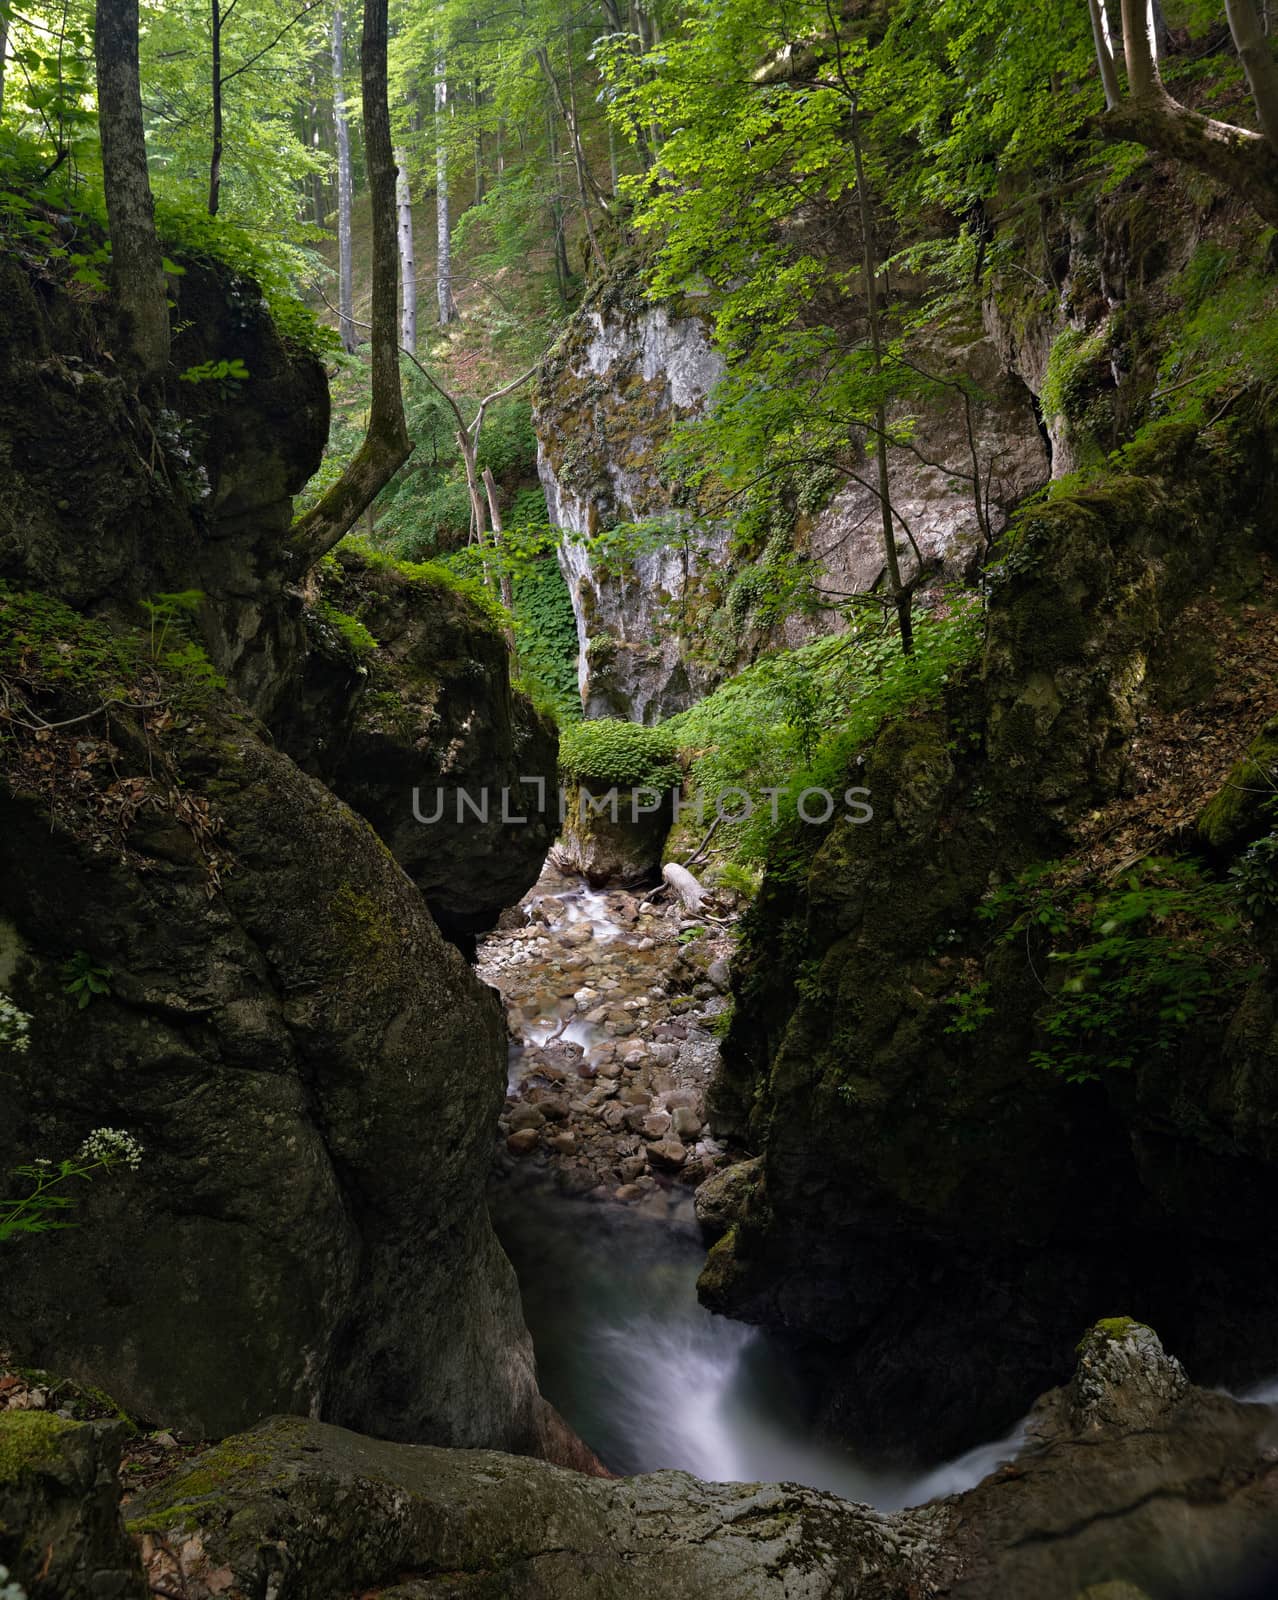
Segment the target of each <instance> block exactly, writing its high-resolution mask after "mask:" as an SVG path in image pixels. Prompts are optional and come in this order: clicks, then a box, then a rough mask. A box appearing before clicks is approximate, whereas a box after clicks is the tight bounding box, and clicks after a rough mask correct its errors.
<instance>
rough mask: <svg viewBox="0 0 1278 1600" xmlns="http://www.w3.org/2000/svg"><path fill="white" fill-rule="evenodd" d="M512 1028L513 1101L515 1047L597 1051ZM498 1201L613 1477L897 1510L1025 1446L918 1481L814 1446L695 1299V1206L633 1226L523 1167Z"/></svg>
mask: <svg viewBox="0 0 1278 1600" xmlns="http://www.w3.org/2000/svg"><path fill="white" fill-rule="evenodd" d="M547 898H548V899H552V900H554V901H557V902H558V906H557V907H552V917H551V919H550V920H552V921H553V922H554V923H557V924H559V925H566V926H568V927H577V926H578V925H580V924H587V925H589V927H590V929H591V932H592V936H593V937H592V940H591V942H590V945H591V948H592V949H596V948H597V949H598V950H599V954H600V957H601V958H603V957H604V956H605V955H606V956H608V957H610V958H612V959H613V960H614V961H615V960H616V958H617V956H618V950H617V948H615V941H616V940H617V939H618V938H621V937H622V936H623V930H622V928H621V927H620V926H618V925H617V924H616V923H615V922H614V921H613V920H612V919H611V917H610V914H609V906H608V901H607V899H606V897H605V896H604V895H602V894H599V893H597V892H595V891H592V890H590V889H587V888H585V887H584V886H582V885H578V884H570V885H569V886H568V887H567V888H564V889H562V890H561V891H560V892H558V893H556V894H554V895H551V896H545V895H543V904H544V901H545V899H547ZM560 908H561V909H560ZM497 937H500V936H497ZM649 942H651V941H649ZM534 1009H535V1008H534ZM512 1020H513V1021H515V1025H516V1027H517V1029H518V1032H519V1034H520V1035H521V1038H520V1039H518V1040H516V1042H515V1043H514V1045H513V1046H512V1050H511V1068H510V1082H511V1086H512V1089H514V1088H515V1086H516V1085H517V1084H518V1082H519V1080H520V1077H521V1071H522V1064H521V1055H522V1051H523V1048H524V1046H525V1045H528V1046H543V1045H545V1044H546V1043H547V1042H548V1041H552V1040H559V1041H564V1042H569V1043H575V1044H579V1045H581V1046H582V1048H583V1050H584V1051H586V1053H587V1055H589V1053H590V1052H591V1051H592V1049H593V1048H594V1047H595V1046H596V1045H597V1044H599V1043H600V1041H601V1039H602V1038H603V1030H602V1029H600V1028H598V1027H596V1026H593V1025H591V1024H589V1023H586V1022H584V1021H582V1020H581V1019H580V1018H579V1017H572V1016H570V1015H568V1014H567V1013H564V1012H558V1013H556V1012H555V1011H554V1010H553V1009H552V1008H551V1007H550V1006H549V1005H548V1004H547V1005H546V1006H545V1008H544V1010H543V1011H541V1012H540V1013H539V1014H537V1015H536V1016H531V1015H529V1014H528V1013H527V1012H526V1011H522V1012H521V1011H518V1010H516V1009H512ZM492 1199H493V1211H494V1220H495V1222H496V1224H497V1228H498V1232H499V1233H500V1235H501V1237H502V1240H503V1243H504V1244H505V1246H506V1248H507V1251H508V1252H509V1254H510V1256H511V1259H512V1261H513V1262H514V1265H515V1268H516V1271H517V1273H518V1276H519V1282H520V1288H521V1292H522V1295H523V1301H524V1313H525V1317H526V1319H527V1322H528V1326H529V1328H530V1330H531V1332H532V1335H533V1341H534V1345H535V1347H536V1352H537V1364H538V1371H539V1375H540V1380H541V1386H542V1390H543V1392H544V1393H545V1394H546V1396H547V1397H548V1398H549V1399H550V1400H551V1401H552V1402H553V1403H554V1404H555V1405H556V1406H557V1407H558V1408H559V1410H560V1411H561V1412H562V1413H563V1415H564V1416H565V1417H566V1419H567V1420H568V1422H569V1423H570V1424H571V1425H572V1427H573V1428H574V1429H575V1430H576V1431H577V1432H578V1433H579V1434H580V1435H581V1437H582V1438H583V1439H585V1440H586V1442H587V1443H588V1444H590V1445H591V1446H592V1447H593V1448H594V1449H595V1450H596V1451H597V1452H598V1453H599V1455H600V1456H601V1457H602V1458H603V1460H604V1461H605V1462H606V1463H607V1465H608V1466H609V1467H611V1468H612V1469H613V1470H614V1471H616V1472H620V1473H625V1474H629V1473H638V1472H652V1471H656V1470H658V1469H660V1468H665V1467H677V1468H681V1469H683V1470H685V1471H688V1472H692V1473H694V1474H696V1475H697V1476H698V1477H701V1478H707V1479H715V1480H725V1481H734V1480H735V1481H746V1482H752V1481H771V1482H777V1481H790V1482H796V1483H801V1484H805V1485H808V1486H810V1487H814V1488H821V1489H829V1490H832V1491H833V1492H835V1493H837V1494H840V1495H842V1496H844V1497H846V1498H848V1499H853V1500H858V1501H866V1502H869V1503H870V1504H873V1505H877V1506H879V1507H882V1508H884V1509H894V1508H896V1507H899V1506H903V1505H916V1504H920V1503H922V1502H923V1501H925V1500H928V1499H931V1498H933V1497H935V1496H937V1495H942V1494H948V1493H952V1492H955V1491H957V1490H960V1489H964V1488H968V1487H970V1486H971V1485H972V1484H975V1483H977V1482H979V1481H980V1479H981V1478H983V1477H984V1476H986V1475H987V1474H988V1473H989V1472H992V1471H993V1470H994V1468H995V1467H996V1466H998V1465H999V1464H1000V1463H1001V1462H1003V1461H1007V1460H1009V1459H1011V1457H1012V1456H1014V1455H1015V1454H1016V1451H1017V1449H1018V1448H1019V1447H1020V1445H1021V1443H1022V1442H1023V1439H1024V1432H1023V1429H1019V1428H1018V1429H1017V1430H1016V1431H1015V1432H1014V1433H1013V1434H1012V1435H1010V1436H1009V1437H1008V1438H1006V1439H1002V1440H999V1441H996V1442H994V1443H991V1444H988V1445H984V1446H982V1447H980V1448H978V1449H976V1450H972V1451H970V1452H969V1453H968V1454H966V1455H964V1456H963V1457H961V1458H960V1459H959V1460H957V1461H953V1462H949V1463H947V1464H945V1465H943V1466H940V1467H938V1468H937V1469H936V1470H935V1471H933V1472H931V1473H928V1474H927V1475H926V1476H922V1477H920V1476H918V1475H906V1474H904V1473H890V1472H884V1471H876V1470H873V1469H871V1468H868V1467H867V1466H865V1465H864V1464H862V1463H860V1462H858V1460H857V1459H856V1456H855V1453H854V1452H852V1451H850V1450H844V1449H841V1448H838V1447H837V1446H833V1445H829V1444H824V1443H822V1442H820V1441H819V1440H817V1439H815V1438H814V1437H813V1436H812V1431H811V1428H810V1425H809V1423H808V1421H807V1419H806V1416H805V1410H804V1405H803V1401H802V1397H801V1394H800V1390H799V1386H798V1384H797V1382H796V1380H795V1376H794V1373H793V1370H792V1368H791V1366H790V1364H789V1361H788V1359H787V1357H786V1354H785V1352H784V1351H783V1350H782V1349H781V1348H779V1347H778V1346H777V1345H775V1344H774V1343H773V1342H772V1341H771V1340H770V1339H769V1337H768V1336H767V1334H766V1333H764V1332H761V1331H760V1330H758V1329H756V1328H752V1327H748V1326H746V1325H745V1324H743V1323H738V1322H733V1321H731V1320H729V1319H728V1318H725V1317H719V1316H715V1315H713V1314H711V1313H710V1312H709V1311H707V1310H706V1309H705V1308H704V1307H703V1306H702V1305H701V1304H700V1303H699V1302H698V1300H697V1295H696V1279H697V1274H698V1272H699V1271H700V1268H701V1265H702V1262H703V1260H704V1256H705V1247H704V1243H703V1241H702V1239H701V1236H700V1232H699V1230H698V1228H697V1226H696V1223H695V1221H694V1219H693V1215H692V1203H691V1197H690V1195H688V1193H687V1191H686V1190H683V1189H681V1188H679V1187H678V1186H677V1185H674V1186H671V1187H670V1189H669V1190H668V1192H667V1195H666V1200H667V1204H666V1205H665V1206H661V1205H658V1207H657V1208H656V1210H657V1211H660V1212H661V1213H662V1214H661V1215H656V1214H654V1213H653V1212H648V1213H647V1214H642V1213H640V1212H637V1211H636V1210H634V1209H630V1208H628V1207H626V1206H624V1205H620V1204H614V1203H609V1202H607V1201H602V1202H601V1201H600V1200H598V1199H596V1200H592V1201H586V1200H582V1199H574V1198H569V1197H568V1196H566V1195H564V1194H562V1193H558V1192H556V1191H555V1189H554V1186H553V1184H552V1183H551V1182H550V1181H549V1178H548V1175H547V1173H546V1170H545V1169H544V1168H542V1169H536V1168H533V1167H524V1166H521V1167H518V1168H517V1169H516V1170H515V1171H514V1172H512V1173H511V1174H510V1176H509V1177H508V1178H507V1179H506V1181H505V1182H503V1183H500V1184H498V1185H497V1186H496V1187H495V1190H494V1193H493V1197H492Z"/></svg>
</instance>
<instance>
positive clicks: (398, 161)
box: [395, 150, 417, 355]
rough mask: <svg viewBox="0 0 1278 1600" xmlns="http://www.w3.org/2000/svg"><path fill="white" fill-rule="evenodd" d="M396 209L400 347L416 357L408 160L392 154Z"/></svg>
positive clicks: (414, 266)
mask: <svg viewBox="0 0 1278 1600" xmlns="http://www.w3.org/2000/svg"><path fill="white" fill-rule="evenodd" d="M395 209H396V213H397V216H398V222H399V282H400V294H401V297H402V299H401V303H402V306H403V314H402V316H401V319H400V340H399V342H400V344H401V345H402V346H403V348H404V349H405V350H407V351H408V353H409V355H416V354H417V259H416V255H415V253H414V250H413V199H412V191H411V189H410V188H409V184H408V156H407V154H406V153H405V152H404V151H403V150H397V151H396V152H395Z"/></svg>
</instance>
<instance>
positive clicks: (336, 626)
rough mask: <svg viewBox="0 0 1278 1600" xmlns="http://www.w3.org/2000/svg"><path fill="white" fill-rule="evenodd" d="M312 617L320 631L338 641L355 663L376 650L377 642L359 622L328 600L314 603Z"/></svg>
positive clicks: (356, 618)
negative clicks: (323, 630) (327, 633)
mask: <svg viewBox="0 0 1278 1600" xmlns="http://www.w3.org/2000/svg"><path fill="white" fill-rule="evenodd" d="M313 615H314V617H315V619H316V621H317V622H318V624H319V625H320V627H321V628H322V629H325V630H327V631H328V632H329V634H330V635H331V636H332V637H334V638H336V639H337V640H339V641H340V642H341V644H342V645H343V646H344V647H345V649H346V650H347V651H348V653H349V654H350V655H351V656H353V657H354V658H355V660H356V661H359V660H362V659H363V658H364V657H365V656H371V655H372V654H373V652H374V651H375V650H376V649H377V640H376V639H374V638H373V636H372V634H371V633H370V632H369V631H368V629H367V628H366V627H365V626H364V624H363V623H362V622H361V621H360V620H359V618H358V617H354V616H351V615H350V613H349V612H346V611H339V610H338V608H337V607H336V606H335V605H333V604H332V602H331V601H329V600H319V601H317V602H316V605H315V608H314V611H313Z"/></svg>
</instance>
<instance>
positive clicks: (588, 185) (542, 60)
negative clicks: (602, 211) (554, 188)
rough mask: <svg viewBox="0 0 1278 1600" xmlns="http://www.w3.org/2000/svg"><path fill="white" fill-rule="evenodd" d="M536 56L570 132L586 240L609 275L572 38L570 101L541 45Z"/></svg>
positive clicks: (570, 51) (603, 269)
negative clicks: (594, 205) (594, 211)
mask: <svg viewBox="0 0 1278 1600" xmlns="http://www.w3.org/2000/svg"><path fill="white" fill-rule="evenodd" d="M536 56H537V63H538V65H539V66H540V67H541V70H542V74H543V76H544V77H545V79H546V82H547V83H548V84H549V86H550V92H551V94H552V95H553V96H554V101H555V106H556V109H557V110H558V112H559V115H560V116H561V117H562V118H563V120H564V126H565V127H566V128H567V129H568V142H569V144H570V145H571V147H572V163H573V169H574V171H575V172H576V174H577V193H578V195H579V197H580V199H581V214H582V217H583V218H584V219H585V224H586V237H587V238H588V239H589V241H590V253H591V255H592V256H593V257H594V258H595V264H596V265H597V266H598V268H599V270H600V271H601V272H607V270H608V258H607V256H605V255H604V253H603V250H602V248H601V247H600V244H599V240H598V238H597V237H596V234H595V225H594V222H593V220H592V217H591V195H590V191H592V190H594V179H593V178H592V177H591V176H590V169H589V168H588V166H587V165H586V153H585V151H584V149H583V148H582V143H581V130H580V128H579V126H578V122H577V107H576V96H575V93H574V91H573V80H572V40H571V38H570V39H569V41H568V99H567V100H565V99H564V96H563V92H562V90H561V89H560V87H559V79H558V78H557V77H556V76H555V71H554V68H553V67H552V66H551V64H550V55H549V52H548V51H547V50H546V49H545V48H544V47H543V46H540V45H539V46H538V47H537V50H536Z"/></svg>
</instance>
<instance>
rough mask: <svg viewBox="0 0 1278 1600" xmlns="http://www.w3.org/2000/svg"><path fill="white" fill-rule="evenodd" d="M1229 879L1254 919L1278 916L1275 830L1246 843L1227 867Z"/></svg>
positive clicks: (1257, 920)
mask: <svg viewBox="0 0 1278 1600" xmlns="http://www.w3.org/2000/svg"><path fill="white" fill-rule="evenodd" d="M1229 881H1230V886H1231V888H1232V889H1233V892H1234V894H1235V895H1236V896H1237V898H1238V903H1239V905H1241V907H1242V908H1243V911H1244V912H1245V913H1246V915H1247V916H1248V917H1250V918H1251V919H1252V921H1253V922H1259V921H1261V920H1262V919H1269V918H1272V917H1274V916H1278V833H1270V834H1267V835H1266V836H1265V837H1264V838H1263V839H1257V840H1256V842H1255V844H1252V845H1249V846H1248V847H1247V849H1246V850H1244V851H1243V853H1242V855H1241V856H1240V857H1239V858H1238V860H1237V861H1236V862H1235V863H1234V865H1233V866H1232V867H1230V869H1229Z"/></svg>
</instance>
